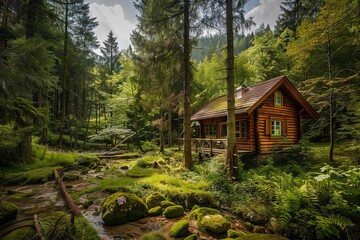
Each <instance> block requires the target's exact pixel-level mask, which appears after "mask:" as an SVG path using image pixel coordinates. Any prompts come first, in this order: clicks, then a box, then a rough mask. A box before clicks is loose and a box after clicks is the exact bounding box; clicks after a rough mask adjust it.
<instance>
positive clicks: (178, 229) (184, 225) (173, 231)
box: [170, 220, 189, 237]
mask: <svg viewBox="0 0 360 240" xmlns="http://www.w3.org/2000/svg"><path fill="white" fill-rule="evenodd" d="M188 232H189V222H188V221H187V220H181V221H178V222H177V223H175V224H174V225H173V226H172V228H170V237H185V236H186V235H187V234H188Z"/></svg>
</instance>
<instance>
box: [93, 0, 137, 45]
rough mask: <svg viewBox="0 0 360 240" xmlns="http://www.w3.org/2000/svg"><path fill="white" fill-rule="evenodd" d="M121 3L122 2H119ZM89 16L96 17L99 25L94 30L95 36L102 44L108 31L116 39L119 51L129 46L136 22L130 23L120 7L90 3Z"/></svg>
mask: <svg viewBox="0 0 360 240" xmlns="http://www.w3.org/2000/svg"><path fill="white" fill-rule="evenodd" d="M121 1H123V0H121ZM89 6H90V15H91V16H92V17H96V18H97V21H98V22H99V25H98V26H97V27H96V28H95V34H96V35H97V36H98V39H99V41H100V43H101V45H102V43H103V42H104V41H105V40H106V39H107V35H108V33H109V32H110V31H113V33H114V35H115V36H116V37H117V41H118V43H119V48H120V49H126V48H127V47H128V46H129V45H130V34H131V32H132V30H133V29H134V28H135V26H136V22H132V21H130V20H129V19H128V18H126V16H125V14H124V9H123V8H122V6H121V5H118V4H117V5H113V6H106V5H104V4H98V3H90V5H89Z"/></svg>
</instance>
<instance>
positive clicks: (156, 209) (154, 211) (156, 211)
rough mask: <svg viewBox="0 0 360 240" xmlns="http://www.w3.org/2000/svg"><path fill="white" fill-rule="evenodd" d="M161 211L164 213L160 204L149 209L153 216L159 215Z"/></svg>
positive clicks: (149, 213)
mask: <svg viewBox="0 0 360 240" xmlns="http://www.w3.org/2000/svg"><path fill="white" fill-rule="evenodd" d="M161 213H162V208H161V207H160V206H157V207H153V208H151V209H149V211H148V215H149V216H151V217H154V216H159V215H160V214H161Z"/></svg>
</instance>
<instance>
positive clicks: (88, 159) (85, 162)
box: [76, 154, 100, 168]
mask: <svg viewBox="0 0 360 240" xmlns="http://www.w3.org/2000/svg"><path fill="white" fill-rule="evenodd" d="M76 162H77V164H79V165H81V166H85V167H90V168H91V167H94V166H97V165H98V164H99V163H100V159H99V158H98V157H97V156H94V155H87V154H86V155H80V156H79V158H78V159H77V160H76Z"/></svg>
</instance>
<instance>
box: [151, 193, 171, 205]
mask: <svg viewBox="0 0 360 240" xmlns="http://www.w3.org/2000/svg"><path fill="white" fill-rule="evenodd" d="M164 200H166V198H165V197H164V196H163V195H161V194H160V193H158V192H154V193H151V194H150V195H149V196H147V197H146V200H145V201H146V205H147V207H148V208H154V207H156V206H160V203H161V202H162V201H164ZM174 205H175V204H174Z"/></svg>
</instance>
